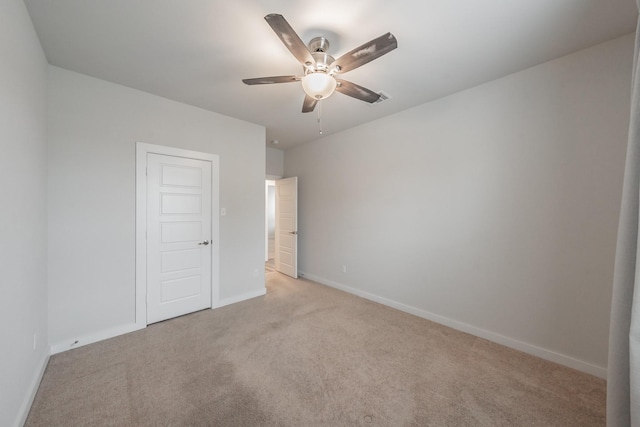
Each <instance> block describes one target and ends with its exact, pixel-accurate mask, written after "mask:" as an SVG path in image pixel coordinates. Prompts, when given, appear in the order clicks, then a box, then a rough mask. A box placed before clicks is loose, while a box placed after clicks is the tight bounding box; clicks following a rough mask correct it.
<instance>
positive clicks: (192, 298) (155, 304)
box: [147, 154, 212, 323]
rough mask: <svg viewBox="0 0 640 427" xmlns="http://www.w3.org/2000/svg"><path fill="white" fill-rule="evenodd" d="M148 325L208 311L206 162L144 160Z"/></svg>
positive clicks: (208, 184) (155, 157)
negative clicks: (145, 179)
mask: <svg viewBox="0 0 640 427" xmlns="http://www.w3.org/2000/svg"><path fill="white" fill-rule="evenodd" d="M147 199H148V200H147V323H154V322H159V321H161V320H165V319H169V318H172V317H176V316H181V315H183V314H187V313H191V312H193V311H197V310H201V309H204V308H209V307H211V273H212V272H211V246H210V245H209V244H207V245H204V244H203V242H205V241H207V242H210V241H211V240H212V235H211V214H212V212H211V162H208V161H203V160H194V159H186V158H181V157H172V156H165V155H159V154H148V155H147Z"/></svg>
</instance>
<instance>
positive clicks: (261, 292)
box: [213, 288, 267, 308]
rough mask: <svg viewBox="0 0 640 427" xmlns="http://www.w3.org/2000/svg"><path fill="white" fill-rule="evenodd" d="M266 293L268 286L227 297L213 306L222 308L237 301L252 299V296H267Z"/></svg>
mask: <svg viewBox="0 0 640 427" xmlns="http://www.w3.org/2000/svg"><path fill="white" fill-rule="evenodd" d="M266 294H267V288H263V289H260V290H259V291H253V292H247V293H244V294H242V295H238V296H235V297H231V298H225V299H223V300H220V301H219V302H218V305H217V306H215V307H213V308H220V307H224V306H225V305H230V304H235V303H237V302H242V301H246V300H248V299H251V298H257V297H262V296H265V295H266Z"/></svg>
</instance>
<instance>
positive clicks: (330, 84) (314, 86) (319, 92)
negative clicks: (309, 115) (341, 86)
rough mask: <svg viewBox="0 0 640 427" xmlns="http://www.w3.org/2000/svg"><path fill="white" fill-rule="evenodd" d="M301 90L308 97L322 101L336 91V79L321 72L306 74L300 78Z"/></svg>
mask: <svg viewBox="0 0 640 427" xmlns="http://www.w3.org/2000/svg"><path fill="white" fill-rule="evenodd" d="M302 88H303V89H304V91H305V93H306V94H307V95H309V96H310V97H312V98H314V99H324V98H327V97H329V96H330V95H331V94H332V93H333V92H334V91H335V90H336V79H334V78H333V76H330V75H329V74H327V73H323V72H315V73H311V74H307V75H306V76H304V77H303V78H302Z"/></svg>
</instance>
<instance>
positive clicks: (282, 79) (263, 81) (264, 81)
mask: <svg viewBox="0 0 640 427" xmlns="http://www.w3.org/2000/svg"><path fill="white" fill-rule="evenodd" d="M300 79H302V77H299V76H274V77H257V78H255V79H242V83H244V84H246V85H268V84H273V83H291V82H297V81H300Z"/></svg>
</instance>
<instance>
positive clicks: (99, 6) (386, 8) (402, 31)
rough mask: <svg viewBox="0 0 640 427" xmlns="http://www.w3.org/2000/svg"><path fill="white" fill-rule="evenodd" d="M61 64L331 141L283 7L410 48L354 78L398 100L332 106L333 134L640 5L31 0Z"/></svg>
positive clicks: (574, 43)
mask: <svg viewBox="0 0 640 427" xmlns="http://www.w3.org/2000/svg"><path fill="white" fill-rule="evenodd" d="M25 3H26V5H27V8H28V9H29V12H30V14H31V17H32V19H33V23H34V26H35V28H36V31H37V32H38V35H39V37H40V40H41V42H42V46H43V48H44V51H45V54H46V56H47V58H48V60H49V63H51V64H53V65H56V66H59V67H62V68H66V69H69V70H73V71H77V72H79V73H83V74H87V75H90V76H94V77H97V78H100V79H104V80H107V81H110V82H114V83H119V84H122V85H125V86H129V87H132V88H136V89H139V90H143V91H146V92H150V93H153V94H156V95H160V96H163V97H166V98H169V99H173V100H176V101H180V102H184V103H187V104H191V105H194V106H198V107H201V108H204V109H207V110H211V111H215V112H218V113H221V114H225V115H229V116H232V117H236V118H239V119H243V120H247V121H250V122H253V123H258V124H261V125H264V126H266V128H267V141H266V142H267V144H270V141H272V140H274V139H276V140H279V141H280V144H279V145H278V146H277V147H278V148H287V147H290V146H292V145H296V144H299V143H303V142H306V141H310V140H313V139H316V138H318V137H319V134H318V124H317V114H316V112H314V113H307V114H302V113H301V108H302V100H303V97H304V93H303V91H302V87H301V85H300V83H299V82H295V83H285V84H278V85H262V86H246V85H244V84H243V83H242V82H241V79H243V78H250V77H263V76H277V75H291V74H300V72H301V66H300V65H299V63H298V62H297V61H296V59H295V58H294V57H293V56H292V55H291V53H290V52H289V51H288V50H287V49H286V48H285V47H284V45H283V44H282V43H281V42H280V40H279V39H278V37H277V36H276V35H275V33H274V32H273V31H272V30H271V28H270V27H269V25H268V24H267V23H266V22H265V20H264V19H263V17H264V16H265V15H267V14H268V13H280V14H282V15H284V17H285V18H286V19H287V21H288V22H289V23H290V24H291V26H292V27H293V28H294V29H295V30H296V31H297V32H298V34H299V35H300V37H301V38H302V40H303V41H304V42H305V43H306V42H308V41H309V40H310V39H311V38H312V37H314V36H317V35H325V36H326V37H327V38H328V39H329V41H330V43H331V48H330V51H329V53H330V54H332V55H333V56H334V57H336V58H337V57H338V56H340V55H341V54H343V53H345V52H347V51H349V50H351V49H353V48H355V47H356V46H359V45H361V44H363V43H364V42H367V41H369V40H370V39H373V38H375V37H377V36H380V35H382V34H384V33H386V32H388V31H390V32H392V33H393V34H394V35H395V36H396V38H397V39H398V48H397V49H396V50H394V51H392V52H390V53H388V54H387V55H385V56H383V57H381V58H379V59H377V60H375V61H373V62H370V63H369V64H366V65H364V66H362V67H361V68H359V69H357V70H354V71H351V72H349V73H345V74H344V75H343V77H344V78H345V79H347V80H350V81H353V82H354V83H358V84H360V85H362V86H365V87H367V88H369V89H372V90H374V91H376V92H378V91H380V90H383V91H384V92H386V93H388V94H389V95H391V97H392V99H391V100H389V101H385V102H384V103H382V104H378V105H369V104H367V103H365V102H362V101H358V100H356V99H353V98H350V97H347V96H345V95H342V94H340V93H336V94H334V95H332V96H331V97H330V98H328V99H327V100H325V101H323V102H322V110H321V112H322V127H323V131H324V135H328V134H331V133H334V132H338V131H341V130H344V129H347V128H350V127H354V126H357V125H359V124H362V123H365V122H368V121H370V120H374V119H376V118H379V117H382V116H386V115H389V114H393V113H396V112H398V111H401V110H404V109H406V108H409V107H412V106H415V105H419V104H422V103H425V102H428V101H430V100H433V99H437V98H440V97H442V96H446V95H448V94H451V93H455V92H458V91H460V90H464V89H466V88H470V87H473V86H475V85H478V84H480V83H483V82H487V81H490V80H493V79H496V78H499V77H502V76H504V75H507V74H510V73H513V72H515V71H518V70H522V69H525V68H528V67H530V66H532V65H536V64H539V63H542V62H545V61H548V60H551V59H554V58H557V57H560V56H563V55H565V54H567V53H570V52H573V51H576V50H579V49H582V48H585V47H588V46H591V45H594V44H597V43H600V42H603V41H606V40H610V39H612V38H615V37H618V36H621V35H624V34H628V33H630V32H632V31H634V30H635V25H636V19H637V15H638V14H637V8H636V1H635V0H529V1H527V2H525V1H515V0H484V1H478V0H429V1H418V0H413V1H409V0H399V1H394V2H391V1H385V0H349V1H346V0H322V1H307V0H300V1H295V2H294V1H291V0H182V1H181V0H160V1H159V0H55V1H54V0H25Z"/></svg>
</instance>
